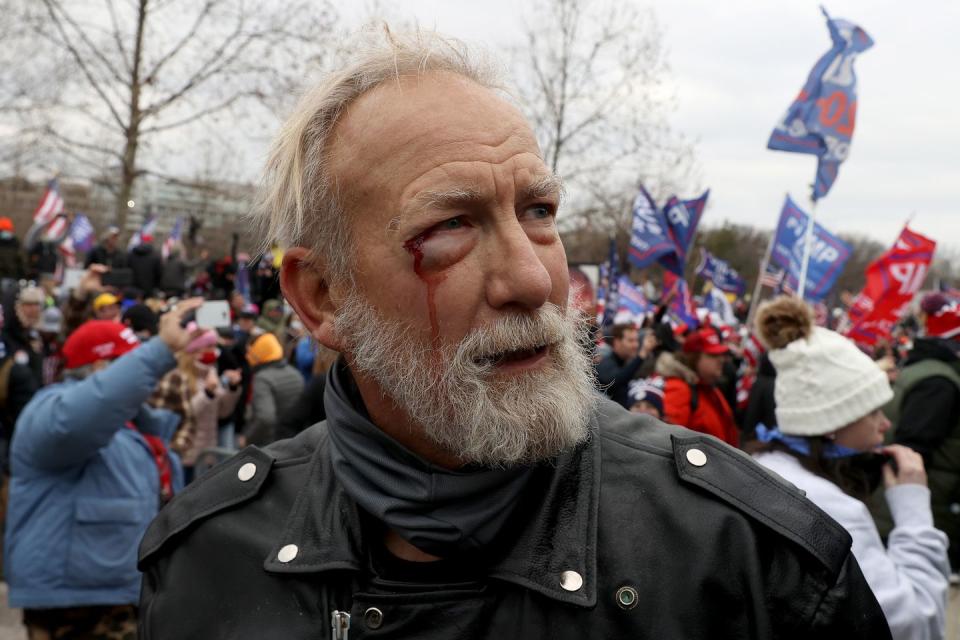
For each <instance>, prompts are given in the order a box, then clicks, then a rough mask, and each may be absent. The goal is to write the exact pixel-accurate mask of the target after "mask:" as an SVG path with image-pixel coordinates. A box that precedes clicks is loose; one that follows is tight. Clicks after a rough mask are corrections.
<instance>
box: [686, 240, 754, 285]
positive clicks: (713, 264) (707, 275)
mask: <svg viewBox="0 0 960 640" xmlns="http://www.w3.org/2000/svg"><path fill="white" fill-rule="evenodd" d="M697 275H698V276H700V277H701V278H703V279H704V280H709V281H710V282H712V283H713V286H715V287H716V288H717V289H720V290H721V291H726V292H728V293H734V294H736V295H738V296H742V295H743V294H744V292H745V291H746V290H747V281H746V280H744V279H743V278H741V277H740V274H739V273H737V272H736V270H734V269H733V268H732V267H731V266H730V264H729V263H728V262H727V261H726V260H721V259H720V258H717V257H714V256H713V254H711V253H710V252H709V251H707V250H706V249H704V248H703V247H701V248H700V264H699V265H697Z"/></svg>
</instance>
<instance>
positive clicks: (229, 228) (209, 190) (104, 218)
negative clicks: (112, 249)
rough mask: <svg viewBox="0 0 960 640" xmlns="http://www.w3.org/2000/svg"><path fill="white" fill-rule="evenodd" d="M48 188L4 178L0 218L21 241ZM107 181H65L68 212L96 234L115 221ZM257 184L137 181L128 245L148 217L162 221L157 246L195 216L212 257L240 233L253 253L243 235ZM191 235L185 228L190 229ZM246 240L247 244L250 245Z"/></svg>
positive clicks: (62, 181)
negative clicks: (87, 220)
mask: <svg viewBox="0 0 960 640" xmlns="http://www.w3.org/2000/svg"><path fill="white" fill-rule="evenodd" d="M46 187H47V183H46V181H45V180H36V179H34V180H33V181H30V180H27V179H26V178H22V177H7V178H0V216H9V217H10V218H11V219H13V222H14V225H15V226H16V229H17V234H18V235H19V236H20V237H23V235H24V234H25V233H26V232H27V229H29V228H30V225H31V224H32V223H33V212H34V210H35V209H36V208H37V205H38V204H39V202H40V199H41V197H42V196H43V193H44V191H45V189H46ZM114 192H115V191H114V189H111V188H110V182H109V181H108V180H107V179H96V180H87V179H69V178H63V177H61V178H60V193H61V195H62V196H63V198H64V211H66V212H68V213H71V212H77V211H79V212H82V213H84V214H86V215H87V216H89V217H90V220H91V221H92V222H93V225H94V227H95V228H96V231H97V235H98V236H99V235H100V233H101V232H102V231H103V230H104V229H105V228H106V227H107V225H109V224H111V223H113V221H114V219H115V215H114V212H115V208H116V197H115V195H114ZM253 194H254V187H253V185H248V184H241V183H227V182H201V181H187V180H184V181H171V180H163V179H160V178H156V177H152V176H148V177H144V178H141V179H139V180H138V181H137V184H136V187H135V190H134V195H133V196H132V197H131V200H132V201H133V206H132V207H130V210H129V213H128V215H127V220H126V224H125V229H124V234H123V238H122V240H123V242H126V239H127V238H129V236H130V235H131V234H133V233H135V232H136V231H137V230H138V229H139V228H140V226H141V225H142V224H143V220H144V218H145V217H146V216H147V215H150V214H154V215H156V216H157V231H156V238H157V242H158V243H159V242H162V240H163V238H165V237H166V235H167V234H168V233H169V232H170V229H172V228H173V225H174V224H175V222H176V220H177V217H179V216H183V217H184V219H185V223H186V222H188V221H189V218H190V217H191V216H193V217H194V218H196V219H197V220H198V221H199V222H200V223H201V227H200V231H199V233H198V238H197V239H198V241H202V243H203V245H204V246H206V247H208V248H209V250H210V252H211V254H213V255H216V254H218V253H221V252H224V251H228V250H229V248H230V242H231V235H232V234H233V233H234V232H239V233H241V246H242V248H246V249H250V248H252V245H253V244H254V241H253V239H251V238H245V237H244V236H243V233H244V230H245V228H246V227H248V226H249V225H245V223H244V216H245V215H246V214H247V212H248V211H249V210H250V206H251V203H252V201H253ZM185 232H186V228H185ZM245 240H246V241H245Z"/></svg>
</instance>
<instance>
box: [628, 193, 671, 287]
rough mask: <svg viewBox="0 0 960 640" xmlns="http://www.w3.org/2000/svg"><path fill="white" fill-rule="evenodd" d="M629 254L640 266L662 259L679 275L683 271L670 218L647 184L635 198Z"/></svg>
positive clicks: (636, 264)
mask: <svg viewBox="0 0 960 640" xmlns="http://www.w3.org/2000/svg"><path fill="white" fill-rule="evenodd" d="M629 258H630V262H632V263H633V264H634V266H636V267H637V268H638V269H643V268H645V267H648V266H650V265H651V264H653V263H654V262H660V263H661V264H662V265H663V266H664V267H665V268H667V269H669V270H670V271H673V272H674V273H676V274H678V275H679V274H682V273H683V267H682V265H681V263H680V261H679V260H678V259H677V245H676V244H675V243H674V241H673V236H672V234H671V233H670V227H669V225H668V224H667V219H666V217H665V216H664V214H663V211H661V210H660V209H658V208H657V204H656V203H655V202H654V201H653V198H652V197H651V196H650V194H649V193H647V190H646V189H644V188H643V187H640V193H638V194H637V197H636V198H634V200H633V225H632V228H631V230H630V255H629Z"/></svg>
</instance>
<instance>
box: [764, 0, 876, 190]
mask: <svg viewBox="0 0 960 640" xmlns="http://www.w3.org/2000/svg"><path fill="white" fill-rule="evenodd" d="M821 10H822V11H823V15H824V16H826V18H827V27H828V28H829V29H830V38H831V40H833V47H831V48H830V50H829V51H827V52H826V53H825V54H824V55H823V56H822V57H821V58H820V60H818V61H817V64H816V65H814V67H813V70H812V71H810V75H809V76H808V77H807V82H806V84H804V85H803V89H801V90H800V95H798V96H797V98H796V100H794V101H793V104H791V105H790V108H789V109H787V113H786V115H784V117H783V120H781V121H780V122H779V123H778V124H777V126H776V127H775V128H774V130H773V133H772V134H771V135H770V140H769V141H768V142H767V148H769V149H776V150H778V151H792V152H796V153H811V154H813V155H815V156H817V157H818V158H819V161H818V164H817V177H816V180H815V181H814V185H813V199H814V200H818V199H820V198H822V197H823V196H825V195H827V192H828V191H829V190H830V187H831V186H832V185H833V181H834V180H836V179H837V170H838V169H839V168H840V163H841V162H843V161H844V160H846V159H847V154H848V153H849V151H850V140H851V138H852V137H853V128H854V124H855V123H856V116H857V76H856V74H854V72H853V61H854V60H855V59H856V57H857V54H859V53H861V52H863V51H866V50H867V49H869V48H870V47H871V46H873V40H872V39H871V38H870V36H868V35H867V33H866V31H864V30H863V29H861V28H860V27H858V26H857V25H855V24H853V23H852V22H848V21H846V20H839V19H831V18H830V16H829V15H828V14H827V12H826V10H824V9H822V8H821Z"/></svg>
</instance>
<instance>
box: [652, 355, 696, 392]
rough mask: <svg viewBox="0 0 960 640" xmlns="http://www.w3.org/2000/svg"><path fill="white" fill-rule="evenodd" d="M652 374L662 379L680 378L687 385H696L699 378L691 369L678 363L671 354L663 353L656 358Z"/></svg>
mask: <svg viewBox="0 0 960 640" xmlns="http://www.w3.org/2000/svg"><path fill="white" fill-rule="evenodd" d="M654 372H655V373H656V374H657V375H658V376H663V377H664V378H682V379H683V380H685V381H686V382H687V384H697V383H698V382H700V378H699V377H698V376H697V374H696V373H694V371H693V369H691V368H690V367H688V366H687V365H685V364H683V363H682V362H680V360H678V359H677V357H676V356H675V355H673V353H671V352H669V351H664V352H663V353H661V354H660V355H659V356H658V357H657V364H656V366H655V367H654Z"/></svg>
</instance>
